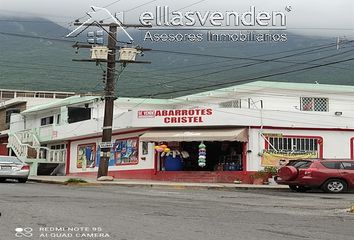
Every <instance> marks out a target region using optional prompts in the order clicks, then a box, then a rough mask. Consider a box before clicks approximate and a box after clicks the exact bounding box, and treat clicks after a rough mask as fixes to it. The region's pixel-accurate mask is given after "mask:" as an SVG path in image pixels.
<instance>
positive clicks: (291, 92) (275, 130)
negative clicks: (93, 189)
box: [8, 81, 354, 182]
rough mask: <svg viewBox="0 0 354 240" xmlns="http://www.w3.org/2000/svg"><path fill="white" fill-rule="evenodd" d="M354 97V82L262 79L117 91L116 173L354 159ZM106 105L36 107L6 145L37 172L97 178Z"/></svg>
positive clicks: (181, 175) (246, 174)
mask: <svg viewBox="0 0 354 240" xmlns="http://www.w3.org/2000/svg"><path fill="white" fill-rule="evenodd" d="M352 101H354V87H353V86H339V85H323V84H301V83H280V82H262V81H259V82H253V83H247V84H242V85H237V86H234V87H228V88H223V89H218V90H214V91H209V92H203V93H198V94H194V95H189V96H184V97H179V98H174V99H168V100H167V99H133V98H118V99H117V100H116V101H115V109H114V121H113V135H112V143H113V147H112V148H111V159H110V162H109V174H110V175H113V176H115V177H116V178H135V179H137V178H140V179H156V180H173V181H199V182H233V181H234V180H242V181H244V182H250V181H251V176H252V174H253V173H254V172H255V171H257V170H260V169H262V168H263V167H264V166H278V165H279V160H280V159H292V158H309V157H310V158H315V157H316V158H347V159H349V158H350V159H353V158H354V154H353V152H354V150H353V145H354V140H353V139H354V122H353V119H354V111H353V110H354V106H353V104H352ZM103 109H104V102H103V99H101V98H100V97H92V96H91V97H80V96H72V97H69V98H66V99H62V100H58V101H56V102H52V103H48V104H45V105H39V106H36V107H33V108H29V109H27V110H25V111H23V112H21V113H20V114H15V115H14V116H13V117H12V118H11V127H10V133H9V134H10V137H9V143H8V147H9V148H10V149H12V151H14V152H15V153H16V155H18V156H19V157H21V158H23V159H24V160H26V161H27V162H28V163H30V164H32V167H31V174H48V169H50V170H51V174H67V175H72V176H96V175H97V169H98V164H99V156H100V147H99V146H100V141H101V132H102V126H103ZM204 163H205V164H204ZM204 165H205V166H204Z"/></svg>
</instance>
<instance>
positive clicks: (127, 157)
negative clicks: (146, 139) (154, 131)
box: [113, 138, 138, 165]
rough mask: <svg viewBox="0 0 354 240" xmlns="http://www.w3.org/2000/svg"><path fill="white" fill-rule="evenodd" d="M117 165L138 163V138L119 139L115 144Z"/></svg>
mask: <svg viewBox="0 0 354 240" xmlns="http://www.w3.org/2000/svg"><path fill="white" fill-rule="evenodd" d="M113 150H114V160H115V165H124V164H137V163H138V139H137V138H130V139H117V140H116V141H115V143H114V146H113Z"/></svg>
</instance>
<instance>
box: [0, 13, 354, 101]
mask: <svg viewBox="0 0 354 240" xmlns="http://www.w3.org/2000/svg"><path fill="white" fill-rule="evenodd" d="M152 32H153V31H152ZM0 33H2V34H0V40H1V46H0V57H1V58H0V88H8V89H28V90H56V91H77V92H97V93H99V92H102V89H103V83H102V70H101V68H100V67H99V66H96V65H95V64H94V63H79V62H73V61H72V59H73V58H79V59H83V58H88V57H89V51H88V50H87V49H80V50H79V54H75V49H73V48H72V47H71V45H72V42H69V41H67V40H66V41H55V40H50V39H51V38H53V39H54V38H57V39H60V38H61V37H62V36H64V35H65V34H66V33H68V30H67V29H65V28H63V27H61V26H59V25H57V24H55V23H53V22H49V21H47V20H44V19H26V20H23V19H21V21H19V20H15V21H0ZM7 33H15V34H21V35H25V36H33V37H34V38H28V37H24V36H19V35H16V36H14V35H9V34H7ZM130 33H131V34H132V35H133V37H134V39H135V41H136V44H139V45H140V46H143V47H145V48H151V49H153V51H148V52H145V55H144V57H139V60H146V61H151V62H152V63H151V64H130V65H128V67H127V68H126V69H125V70H124V72H123V73H122V74H121V76H120V78H119V81H118V83H117V93H118V95H119V96H132V97H134V96H135V97H137V96H146V95H150V94H151V95H152V96H153V97H163V98H170V97H173V96H179V95H185V94H188V93H191V92H195V91H203V90H206V89H207V88H206V89H199V90H192V89H193V88H194V87H199V86H206V85H210V84H211V85H214V84H218V83H230V85H234V84H236V81H241V82H242V81H243V82H247V81H252V80H268V81H270V80H271V81H289V82H309V83H313V82H315V81H317V82H319V83H323V84H349V85H353V84H354V81H353V76H354V69H353V68H352V66H353V62H352V61H351V62H350V61H349V62H344V63H340V64H336V65H328V66H323V67H320V68H319V67H317V66H318V65H319V64H326V63H331V62H335V61H341V60H344V59H348V58H351V57H353V51H351V50H354V47H353V44H343V45H342V46H341V49H339V50H337V49H336V47H335V46H334V45H333V46H326V44H331V43H335V39H328V38H318V37H316V38H312V37H305V36H300V35H293V34H290V33H287V34H288V41H287V42H285V43H256V42H247V43H245V42H241V43H240V42H207V41H202V42H200V43H185V42H183V43H161V42H158V43H154V42H150V41H145V42H144V41H142V39H143V37H144V34H145V31H137V30H136V31H131V32H130ZM181 33H182V34H184V33H186V32H183V31H182V32H181ZM38 36H46V37H48V38H50V39H43V38H38ZM81 39H82V38H81ZM119 39H124V38H123V34H122V33H120V34H119ZM316 46H324V47H322V48H319V49H318V50H315V48H316ZM294 49H303V50H297V51H295V50H294ZM158 50H159V51H158ZM161 50H162V51H161ZM171 51H172V52H171ZM284 51H287V52H284ZM305 51H306V52H305ZM178 52H183V53H190V54H181V53H178ZM279 52H283V53H281V54H275V53H279ZM301 52H304V53H301ZM205 55H207V56H205ZM211 55H212V56H211ZM216 55H217V56H225V57H226V58H222V57H216ZM286 55H294V56H292V57H287V58H282V57H284V56H286ZM250 58H252V59H254V58H257V59H258V60H259V59H264V60H265V61H263V62H261V61H254V60H250ZM269 59H273V60H272V61H271V60H269ZM316 59H318V60H316ZM267 60H268V61H267ZM302 68H307V69H306V70H304V71H298V69H302ZM286 72H289V73H287V74H285V73H286ZM279 73H280V75H277V74H279ZM266 76H268V77H266ZM222 86H225V87H226V86H228V85H222ZM215 87H217V86H215ZM215 87H214V88H215ZM220 87H221V86H220ZM181 89H182V90H186V89H191V90H190V91H182V92H178V91H179V90H181ZM209 89H212V88H209ZM160 92H167V94H164V95H158V94H156V93H160ZM173 92H175V93H173Z"/></svg>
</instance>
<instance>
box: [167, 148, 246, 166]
mask: <svg viewBox="0 0 354 240" xmlns="http://www.w3.org/2000/svg"><path fill="white" fill-rule="evenodd" d="M203 143H204V144H205V146H206V166H205V167H201V166H199V164H198V157H199V155H198V153H199V147H198V146H199V145H200V142H181V143H180V146H181V150H182V151H186V152H187V153H188V155H189V156H188V157H187V158H183V159H182V160H183V169H182V170H183V171H242V170H243V166H242V165H243V164H242V155H243V152H242V151H243V143H241V142H210V141H207V142H203ZM162 167H163V166H162Z"/></svg>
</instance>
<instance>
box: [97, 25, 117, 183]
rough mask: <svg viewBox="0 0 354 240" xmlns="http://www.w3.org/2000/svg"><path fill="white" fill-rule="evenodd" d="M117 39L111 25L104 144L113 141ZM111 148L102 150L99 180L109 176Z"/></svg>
mask: <svg viewBox="0 0 354 240" xmlns="http://www.w3.org/2000/svg"><path fill="white" fill-rule="evenodd" d="M116 39H117V26H116V25H113V24H111V25H110V26H109V31H108V58H107V80H106V86H105V89H104V92H105V96H104V102H105V107H104V119H103V128H102V129H103V132H102V142H104V143H110V142H111V141H112V125H113V108H114V100H115V99H116V96H115V89H114V85H115V84H114V79H115V69H116ZM110 154H111V148H110V147H106V148H101V156H100V157H101V159H100V165H99V168H98V173H97V178H99V177H102V176H107V175H108V163H109V159H110V157H111V156H110Z"/></svg>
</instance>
